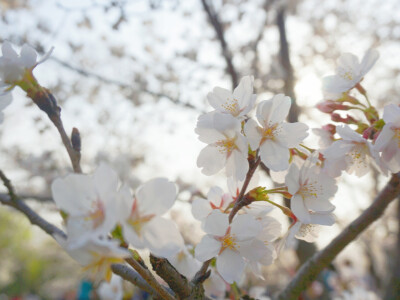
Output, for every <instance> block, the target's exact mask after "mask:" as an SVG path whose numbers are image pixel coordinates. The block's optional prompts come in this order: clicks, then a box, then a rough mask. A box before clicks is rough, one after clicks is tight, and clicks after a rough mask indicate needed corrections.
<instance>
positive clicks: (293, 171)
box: [285, 164, 300, 195]
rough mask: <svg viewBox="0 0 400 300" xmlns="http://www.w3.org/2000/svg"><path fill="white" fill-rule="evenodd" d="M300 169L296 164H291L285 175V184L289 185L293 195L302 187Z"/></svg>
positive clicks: (289, 190)
mask: <svg viewBox="0 0 400 300" xmlns="http://www.w3.org/2000/svg"><path fill="white" fill-rule="evenodd" d="M299 180H300V169H299V168H298V167H297V166H296V164H291V165H290V168H289V171H288V173H287V175H286V177H285V184H286V186H287V187H288V192H289V193H291V194H292V195H294V194H296V193H297V191H298V190H299V189H300V183H299Z"/></svg>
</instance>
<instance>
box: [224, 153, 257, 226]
mask: <svg viewBox="0 0 400 300" xmlns="http://www.w3.org/2000/svg"><path fill="white" fill-rule="evenodd" d="M260 162H261V157H258V158H257V160H256V161H255V162H253V163H250V169H249V171H248V172H247V174H246V179H245V180H244V183H243V186H242V189H241V190H240V193H239V196H238V197H237V199H236V202H235V205H234V206H233V208H232V210H231V212H230V214H229V223H231V222H232V220H233V217H234V216H235V215H236V213H237V212H238V211H239V210H240V209H241V208H242V207H243V206H244V205H246V204H245V203H244V202H243V200H244V194H245V193H246V190H247V187H248V185H249V183H250V181H251V178H253V175H254V172H255V171H256V169H257V167H258V165H259V164H260Z"/></svg>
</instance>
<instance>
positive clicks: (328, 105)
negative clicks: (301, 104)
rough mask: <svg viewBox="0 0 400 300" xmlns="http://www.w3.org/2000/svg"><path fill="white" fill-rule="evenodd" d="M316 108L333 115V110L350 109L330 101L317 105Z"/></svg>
mask: <svg viewBox="0 0 400 300" xmlns="http://www.w3.org/2000/svg"><path fill="white" fill-rule="evenodd" d="M317 108H318V109H319V110H320V111H322V112H324V113H327V114H330V113H333V112H334V111H335V110H348V109H349V108H350V107H349V106H348V105H344V104H341V103H337V102H335V101H332V100H326V101H324V102H321V103H318V104H317Z"/></svg>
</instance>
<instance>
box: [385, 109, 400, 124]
mask: <svg viewBox="0 0 400 300" xmlns="http://www.w3.org/2000/svg"><path fill="white" fill-rule="evenodd" d="M382 119H383V120H384V121H385V123H394V124H395V125H396V126H398V125H400V107H399V106H398V105H395V104H389V105H386V106H385V107H384V108H383V116H382Z"/></svg>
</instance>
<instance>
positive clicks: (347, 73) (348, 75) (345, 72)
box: [338, 69, 354, 81]
mask: <svg viewBox="0 0 400 300" xmlns="http://www.w3.org/2000/svg"><path fill="white" fill-rule="evenodd" d="M338 74H339V76H340V77H342V78H343V79H346V80H349V81H351V80H354V72H353V70H351V69H340V70H339V72H338Z"/></svg>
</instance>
